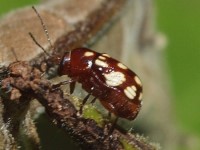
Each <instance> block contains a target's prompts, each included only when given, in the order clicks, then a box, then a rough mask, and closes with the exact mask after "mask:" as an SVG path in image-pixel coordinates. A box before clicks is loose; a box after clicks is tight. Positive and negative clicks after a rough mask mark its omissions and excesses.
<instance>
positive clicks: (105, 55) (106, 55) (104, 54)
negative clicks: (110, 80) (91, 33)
mask: <svg viewBox="0 0 200 150" xmlns="http://www.w3.org/2000/svg"><path fill="white" fill-rule="evenodd" d="M102 55H103V56H106V57H110V56H109V55H108V54H106V53H104V54H102Z"/></svg>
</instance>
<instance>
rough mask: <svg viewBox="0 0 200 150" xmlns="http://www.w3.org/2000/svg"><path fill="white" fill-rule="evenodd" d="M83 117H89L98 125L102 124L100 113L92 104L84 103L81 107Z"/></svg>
mask: <svg viewBox="0 0 200 150" xmlns="http://www.w3.org/2000/svg"><path fill="white" fill-rule="evenodd" d="M83 116H84V118H91V119H93V120H95V121H96V122H97V123H98V124H99V125H103V117H102V114H101V113H100V112H99V111H98V110H97V109H96V107H95V106H93V105H92V104H88V105H85V106H84V107H83Z"/></svg>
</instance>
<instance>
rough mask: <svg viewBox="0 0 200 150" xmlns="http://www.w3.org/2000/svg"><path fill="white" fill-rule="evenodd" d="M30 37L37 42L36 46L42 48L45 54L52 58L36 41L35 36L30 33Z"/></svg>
mask: <svg viewBox="0 0 200 150" xmlns="http://www.w3.org/2000/svg"><path fill="white" fill-rule="evenodd" d="M29 35H30V37H31V38H32V40H33V41H34V42H35V44H36V45H37V46H38V47H40V48H41V49H42V50H43V51H44V53H45V54H46V55H48V56H50V54H49V53H48V52H47V51H46V50H45V49H44V48H43V47H42V46H41V45H40V44H39V43H38V42H37V40H36V39H35V37H34V36H33V34H32V33H31V32H29Z"/></svg>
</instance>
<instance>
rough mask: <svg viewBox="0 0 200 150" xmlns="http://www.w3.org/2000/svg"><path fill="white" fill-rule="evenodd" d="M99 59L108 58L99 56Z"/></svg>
mask: <svg viewBox="0 0 200 150" xmlns="http://www.w3.org/2000/svg"><path fill="white" fill-rule="evenodd" d="M98 58H99V59H101V60H106V57H103V56H99V57H98Z"/></svg>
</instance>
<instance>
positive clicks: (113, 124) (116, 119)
mask: <svg viewBox="0 0 200 150" xmlns="http://www.w3.org/2000/svg"><path fill="white" fill-rule="evenodd" d="M118 119H119V117H116V118H115V120H114V121H113V122H112V125H111V127H110V129H109V131H108V136H109V135H111V134H112V133H113V131H114V129H115V127H116V125H117V121H118Z"/></svg>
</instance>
